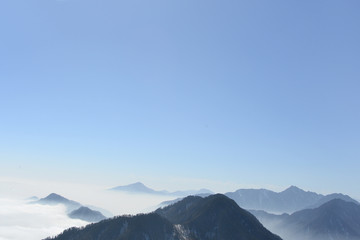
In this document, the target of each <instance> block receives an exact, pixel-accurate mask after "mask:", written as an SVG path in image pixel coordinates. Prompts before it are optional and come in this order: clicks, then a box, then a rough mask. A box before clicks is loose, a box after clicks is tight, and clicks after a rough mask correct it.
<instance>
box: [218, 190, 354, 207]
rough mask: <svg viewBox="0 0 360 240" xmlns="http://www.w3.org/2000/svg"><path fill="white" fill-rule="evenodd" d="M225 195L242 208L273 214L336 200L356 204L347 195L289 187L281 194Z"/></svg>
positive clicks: (234, 193)
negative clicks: (319, 192) (324, 193)
mask: <svg viewBox="0 0 360 240" xmlns="http://www.w3.org/2000/svg"><path fill="white" fill-rule="evenodd" d="M225 195H226V196H228V197H229V198H231V199H233V200H234V201H235V202H236V203H237V204H239V206H240V207H242V208H245V209H251V210H264V211H267V212H273V213H292V212H296V211H299V210H302V209H306V208H314V207H318V206H320V205H322V204H323V203H325V202H327V201H330V200H332V199H336V198H340V199H343V200H346V201H352V202H354V203H357V201H356V200H354V199H352V198H350V197H349V196H347V195H343V194H329V195H325V196H324V195H322V194H318V193H315V192H310V191H304V190H302V189H300V188H298V187H296V186H291V187H289V188H287V189H285V190H284V191H282V192H273V191H270V190H267V189H239V190H236V191H235V192H228V193H226V194H225Z"/></svg>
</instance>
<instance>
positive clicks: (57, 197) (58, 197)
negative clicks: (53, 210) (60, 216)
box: [43, 193, 68, 200]
mask: <svg viewBox="0 0 360 240" xmlns="http://www.w3.org/2000/svg"><path fill="white" fill-rule="evenodd" d="M43 199H44V200H68V199H67V198H64V197H63V196H61V195H59V194H56V193H50V194H49V195H48V196H46V197H45V198H43Z"/></svg>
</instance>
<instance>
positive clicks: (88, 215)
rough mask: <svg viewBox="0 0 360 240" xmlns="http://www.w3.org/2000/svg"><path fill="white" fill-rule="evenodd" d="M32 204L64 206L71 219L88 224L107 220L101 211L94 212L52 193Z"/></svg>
mask: <svg viewBox="0 0 360 240" xmlns="http://www.w3.org/2000/svg"><path fill="white" fill-rule="evenodd" d="M31 203H36V204H43V205H58V204H62V205H64V206H65V207H66V212H67V215H68V216H69V217H70V218H75V219H81V220H83V221H87V222H99V221H101V220H104V219H105V218H106V217H105V216H104V215H103V214H102V213H101V212H100V211H96V210H92V209H90V208H89V207H85V206H83V205H82V204H80V203H78V202H76V201H73V200H69V199H67V198H65V197H63V196H61V195H58V194H56V193H51V194H49V195H48V196H47V197H45V198H41V199H39V200H36V201H33V202H31ZM105 212H106V211H105Z"/></svg>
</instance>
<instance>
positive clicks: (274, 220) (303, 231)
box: [251, 199, 360, 240]
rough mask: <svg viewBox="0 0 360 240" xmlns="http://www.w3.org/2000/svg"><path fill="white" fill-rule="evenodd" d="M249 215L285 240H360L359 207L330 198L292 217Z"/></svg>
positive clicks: (286, 215)
mask: <svg viewBox="0 0 360 240" xmlns="http://www.w3.org/2000/svg"><path fill="white" fill-rule="evenodd" d="M251 212H252V213H253V214H254V215H255V216H256V217H257V218H258V219H259V220H260V222H262V223H263V224H264V225H265V226H267V227H268V228H269V229H270V230H271V231H273V232H275V233H277V234H279V235H280V236H282V237H283V238H284V239H285V240H287V239H289V240H291V239H292V240H360V205H359V204H356V203H354V202H349V201H344V200H342V199H332V200H330V201H328V202H326V203H324V204H323V205H321V206H320V207H318V208H313V209H305V210H301V211H298V212H295V213H293V214H291V215H289V214H282V215H275V214H269V213H266V212H264V211H251Z"/></svg>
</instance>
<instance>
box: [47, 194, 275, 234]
mask: <svg viewBox="0 0 360 240" xmlns="http://www.w3.org/2000/svg"><path fill="white" fill-rule="evenodd" d="M50 239H52V240H84V239H86V240H138V239H139V240H148V239H149V240H150V239H153V240H161V239H164V240H232V239H237V240H281V238H280V237H278V236H276V235H274V234H272V233H271V232H269V231H268V230H267V229H265V228H264V227H263V226H262V225H261V224H260V222H259V221H258V220H257V219H256V218H255V217H254V216H253V215H251V214H250V213H249V212H247V211H245V210H243V209H241V208H240V207H239V206H238V205H237V204H236V203H235V202H234V201H233V200H231V199H229V198H228V197H226V196H224V195H221V194H217V195H212V196H209V197H207V198H201V197H187V198H185V199H183V200H181V201H180V202H178V203H175V204H174V205H171V206H168V207H166V208H163V209H158V210H156V212H153V213H150V214H142V215H136V216H121V217H115V218H112V219H106V220H103V221H101V222H99V223H95V224H90V225H88V226H86V227H84V228H80V229H79V228H71V229H68V230H66V231H64V232H63V233H62V234H60V235H59V236H57V237H54V238H48V240H50Z"/></svg>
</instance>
